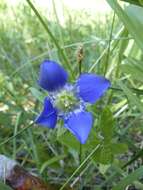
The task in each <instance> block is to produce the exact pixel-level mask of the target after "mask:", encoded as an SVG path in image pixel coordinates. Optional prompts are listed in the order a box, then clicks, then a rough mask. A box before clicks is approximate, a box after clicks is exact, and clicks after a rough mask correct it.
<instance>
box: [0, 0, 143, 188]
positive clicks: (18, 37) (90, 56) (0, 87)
mask: <svg viewBox="0 0 143 190" xmlns="http://www.w3.org/2000/svg"><path fill="white" fill-rule="evenodd" d="M108 2H109V4H110V5H111V6H112V8H113V9H114V11H115V12H114V11H112V12H111V14H109V15H104V16H103V15H102V16H101V15H92V16H91V15H90V14H89V13H87V12H80V11H73V12H70V11H69V10H67V9H66V8H65V7H64V12H65V15H66V16H65V24H64V25H61V24H60V21H59V19H58V16H57V12H56V10H57V9H56V8H57V7H56V4H55V3H54V1H53V5H54V11H53V12H54V13H53V17H54V19H53V20H47V18H46V12H44V10H41V9H40V8H39V7H38V6H36V4H34V3H33V4H32V1H30V0H27V3H26V2H25V3H23V4H20V5H19V6H18V7H14V8H11V7H10V6H9V5H8V3H6V1H4V0H3V1H2V2H1V4H0V9H1V13H0V19H1V23H0V28H1V30H0V43H1V47H0V129H1V135H0V152H1V154H5V155H7V156H9V157H12V158H13V159H16V160H18V161H19V162H20V163H21V164H22V165H23V166H24V167H25V168H26V169H27V170H29V171H34V172H35V173H37V174H38V175H39V176H41V177H42V178H43V179H44V180H45V181H47V182H48V183H59V184H62V185H63V187H64V186H65V185H66V184H74V188H76V186H78V183H79V180H78V177H79V176H82V183H83V187H82V188H83V189H86V190H87V189H111V188H112V187H114V189H116V187H117V186H118V185H120V184H121V185H123V186H124V185H126V186H127V185H131V182H132V185H134V188H135V187H136V188H138V186H141V184H142V183H143V181H142V179H141V178H140V177H142V172H143V171H142V167H141V164H142V160H141V157H142V143H141V142H142V132H143V131H142V120H143V117H142V110H143V103H142V101H143V93H142V91H143V85H142V72H143V71H142V67H141V66H142V61H143V55H142V44H141V43H140V40H141V39H140V38H141V31H142V29H143V27H142V26H143V25H142V21H141V19H140V18H139V17H138V16H137V14H142V13H141V12H142V8H141V7H140V8H137V7H133V6H132V7H131V8H129V7H128V8H126V9H122V8H121V7H119V4H116V3H115V2H112V1H111V0H108ZM114 13H115V14H114ZM132 14H133V18H135V19H132ZM113 15H114V16H113ZM6 18H9V19H6ZM103 18H104V19H105V22H103V21H102V19H103ZM124 19H125V21H124ZM122 22H123V23H122ZM134 23H135V26H136V27H135V28H134V27H132V26H133V24H134ZM123 24H124V25H123ZM138 27H140V28H141V29H140V31H137V28H138ZM136 32H137V33H138V34H139V35H137V36H136ZM81 45H83V50H84V59H83V62H82V71H83V72H95V73H97V74H101V75H105V76H106V77H108V78H109V79H110V80H111V82H112V88H111V89H110V90H109V91H108V93H107V94H106V95H105V97H104V98H102V99H101V100H100V101H98V102H97V103H96V104H95V105H94V106H93V107H92V108H91V107H89V110H90V111H92V113H93V115H94V118H95V122H94V127H93V130H92V132H91V134H90V136H89V140H88V141H87V143H86V144H85V145H84V146H83V150H82V151H83V152H82V157H83V160H82V162H81V163H79V159H78V157H79V156H78V153H79V144H78V142H77V141H76V140H75V138H74V137H73V136H72V135H71V134H69V133H68V132H66V133H65V131H63V128H62V127H61V126H60V124H59V126H58V127H57V128H56V129H54V130H48V129H44V128H40V127H37V126H36V125H35V124H34V123H33V121H34V119H35V117H36V115H37V114H38V113H39V112H40V110H41V109H42V103H41V102H42V101H43V98H44V97H45V96H46V95H47V94H46V93H45V92H43V91H42V92H41V91H40V90H39V87H38V85H37V79H38V72H39V65H40V63H41V62H42V60H44V59H53V60H56V61H58V62H60V63H61V64H62V65H63V66H64V67H65V68H66V69H67V70H68V72H69V75H70V80H71V81H75V80H76V77H77V73H78V69H79V68H78V64H77V52H78V49H79V48H80V46H81ZM101 137H102V138H101ZM103 137H104V138H103ZM69 139H70V141H69ZM97 147H98V148H97ZM137 164H138V166H136V165H137ZM131 172H133V174H130V173H131ZM138 172H139V174H138V176H137V177H136V175H135V178H134V174H136V173H138ZM130 176H131V178H130ZM130 179H132V180H130ZM134 179H135V180H134ZM119 181H120V183H119V184H118V182H119ZM134 181H135V182H134ZM63 187H61V189H63Z"/></svg>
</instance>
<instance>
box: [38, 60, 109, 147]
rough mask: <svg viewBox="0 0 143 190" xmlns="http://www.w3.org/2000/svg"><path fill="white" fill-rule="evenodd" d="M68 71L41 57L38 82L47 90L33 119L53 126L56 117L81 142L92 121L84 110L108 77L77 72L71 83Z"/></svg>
mask: <svg viewBox="0 0 143 190" xmlns="http://www.w3.org/2000/svg"><path fill="white" fill-rule="evenodd" d="M67 80H68V74H67V72H66V71H65V70H64V68H63V67H61V66H60V65H59V64H58V63H56V62H54V61H51V60H45V61H44V62H43V63H42V64H41V66H40V76H39V81H38V82H39V85H40V86H41V87H42V88H43V89H45V90H47V91H48V96H47V97H46V98H45V100H44V108H43V111H42V112H41V114H40V115H39V116H38V117H37V118H36V120H35V122H36V123H37V124H40V125H42V126H44V127H48V128H55V126H56V123H57V121H58V119H62V120H63V121H64V127H65V128H67V129H68V130H69V131H71V133H73V135H74V136H75V137H76V138H77V139H78V140H79V141H80V143H82V144H84V143H85V142H86V140H87V138H88V135H89V132H90V130H91V127H92V125H93V117H92V114H91V113H90V112H87V111H86V106H87V105H88V104H94V103H95V102H96V101H97V100H98V99H100V98H101V96H102V95H103V94H104V93H105V91H106V90H107V89H108V88H109V87H110V85H111V84H110V81H109V80H107V79H106V78H104V77H103V76H99V75H95V74H89V73H85V74H81V75H80V76H79V78H78V79H77V81H76V83H75V84H69V83H68V82H67Z"/></svg>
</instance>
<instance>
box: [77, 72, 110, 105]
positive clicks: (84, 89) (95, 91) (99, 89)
mask: <svg viewBox="0 0 143 190" xmlns="http://www.w3.org/2000/svg"><path fill="white" fill-rule="evenodd" d="M76 85H77V87H78V89H79V96H80V97H81V98H82V99H83V100H84V101H85V102H89V103H91V104H94V103H95V102H96V101H97V100H98V99H100V97H102V96H103V95H104V93H105V92H106V91H107V89H108V88H109V87H110V86H111V82H110V81H109V80H108V79H106V78H105V77H103V76H100V75H95V74H89V73H85V74H82V75H80V77H79V79H78V80H77V83H76Z"/></svg>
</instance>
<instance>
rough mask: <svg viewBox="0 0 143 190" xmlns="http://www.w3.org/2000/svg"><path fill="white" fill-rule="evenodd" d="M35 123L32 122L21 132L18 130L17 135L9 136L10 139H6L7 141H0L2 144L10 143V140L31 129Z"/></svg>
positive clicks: (0, 144)
mask: <svg viewBox="0 0 143 190" xmlns="http://www.w3.org/2000/svg"><path fill="white" fill-rule="evenodd" d="M33 124H34V122H32V123H31V124H29V125H28V126H27V127H25V128H23V129H21V130H20V131H19V132H17V133H16V134H15V135H13V136H11V137H9V138H8V139H6V140H5V141H3V142H2V143H0V146H2V145H4V144H6V143H8V142H9V141H11V140H13V139H14V138H15V137H17V136H18V135H20V134H21V133H23V132H24V131H25V130H27V129H29V128H30V127H31V126H32V125H33Z"/></svg>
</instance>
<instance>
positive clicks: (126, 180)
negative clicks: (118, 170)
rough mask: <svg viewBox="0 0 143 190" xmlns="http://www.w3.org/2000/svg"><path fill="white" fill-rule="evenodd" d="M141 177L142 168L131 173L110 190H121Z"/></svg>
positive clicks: (142, 173) (142, 174)
mask: <svg viewBox="0 0 143 190" xmlns="http://www.w3.org/2000/svg"><path fill="white" fill-rule="evenodd" d="M142 176H143V166H141V167H140V168H138V169H137V170H135V171H134V172H133V173H131V174H129V175H128V176H127V177H125V178H124V179H123V180H121V181H120V182H119V183H118V184H117V185H116V186H115V187H113V189H112V190H123V189H125V188H126V186H127V185H130V184H132V183H133V182H134V181H136V180H137V179H138V178H140V177H142Z"/></svg>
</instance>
